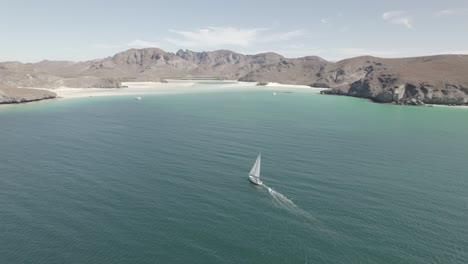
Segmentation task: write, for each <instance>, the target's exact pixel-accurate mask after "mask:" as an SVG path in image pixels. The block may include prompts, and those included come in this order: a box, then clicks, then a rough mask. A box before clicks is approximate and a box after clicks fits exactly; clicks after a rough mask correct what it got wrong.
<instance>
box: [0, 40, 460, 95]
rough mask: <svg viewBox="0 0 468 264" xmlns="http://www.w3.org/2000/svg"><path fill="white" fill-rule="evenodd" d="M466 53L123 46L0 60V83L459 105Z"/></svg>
mask: <svg viewBox="0 0 468 264" xmlns="http://www.w3.org/2000/svg"><path fill="white" fill-rule="evenodd" d="M467 73H468V55H463V56H462V55H440V56H428V57H419V58H401V59H383V58H375V57H369V56H364V57H357V58H351V59H346V60H342V61H338V62H328V61H326V60H324V59H322V58H319V57H315V56H308V57H303V58H293V59H291V58H285V57H283V56H281V55H279V54H276V53H271V52H270V53H261V54H256V55H244V54H240V53H236V52H233V51H229V50H218V51H211V52H194V51H189V50H185V51H184V50H179V51H178V52H177V53H171V52H165V51H163V50H161V49H157V48H148V49H131V50H127V51H124V52H120V53H117V54H115V55H114V56H112V57H108V58H104V59H97V60H92V61H85V62H67V61H42V62H39V63H33V64H30V63H29V64H23V63H19V62H5V63H0V83H3V84H5V85H9V86H13V87H43V88H56V87H61V86H67V87H83V88H86V87H101V88H111V87H114V88H115V87H120V82H121V81H133V80H134V81H160V80H162V79H165V78H170V77H201V76H212V77H217V78H220V79H236V80H240V81H252V82H279V83H284V84H302V85H310V86H312V87H329V88H331V89H330V90H328V91H326V92H325V93H327V94H339V95H347V96H356V97H362V98H369V99H371V100H373V101H376V102H382V103H399V104H424V103H431V104H467V103H468V99H467V98H468V74H467Z"/></svg>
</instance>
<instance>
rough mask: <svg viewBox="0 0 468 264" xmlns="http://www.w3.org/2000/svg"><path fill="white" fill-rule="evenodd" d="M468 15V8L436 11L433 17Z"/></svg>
mask: <svg viewBox="0 0 468 264" xmlns="http://www.w3.org/2000/svg"><path fill="white" fill-rule="evenodd" d="M466 13H468V8H456V9H455V8H454V9H444V10H440V11H437V12H436V13H435V14H434V15H435V16H436V17H444V16H453V15H461V14H466Z"/></svg>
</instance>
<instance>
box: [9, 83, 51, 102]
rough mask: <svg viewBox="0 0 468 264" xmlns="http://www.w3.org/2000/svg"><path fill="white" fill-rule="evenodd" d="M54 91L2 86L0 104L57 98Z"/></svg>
mask: <svg viewBox="0 0 468 264" xmlns="http://www.w3.org/2000/svg"><path fill="white" fill-rule="evenodd" d="M56 96H57V95H56V94H55V93H53V92H50V91H47V90H40V89H29V88H12V87H5V86H0V104H15V103H25V102H33V101H39V100H44V99H51V98H55V97H56Z"/></svg>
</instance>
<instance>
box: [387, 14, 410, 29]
mask: <svg viewBox="0 0 468 264" xmlns="http://www.w3.org/2000/svg"><path fill="white" fill-rule="evenodd" d="M382 19H383V20H385V21H387V22H389V23H392V24H395V25H402V26H405V27H406V28H408V29H412V28H413V24H412V19H411V17H409V16H408V15H407V14H406V12H405V11H388V12H385V13H383V14H382Z"/></svg>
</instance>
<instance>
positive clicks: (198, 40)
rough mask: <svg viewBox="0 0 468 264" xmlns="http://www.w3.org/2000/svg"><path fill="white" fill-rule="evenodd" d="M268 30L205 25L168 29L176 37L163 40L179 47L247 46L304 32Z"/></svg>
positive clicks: (280, 39) (281, 39) (289, 37)
mask: <svg viewBox="0 0 468 264" xmlns="http://www.w3.org/2000/svg"><path fill="white" fill-rule="evenodd" d="M270 31H271V29H266V28H236V27H205V28H200V29H196V30H192V31H182V30H170V32H172V33H175V34H177V35H178V37H177V38H166V39H165V40H166V41H168V42H170V43H172V44H175V45H177V46H181V47H203V48H205V47H208V48H210V47H211V48H213V47H223V46H240V47H249V46H251V45H253V44H254V43H258V42H273V41H286V40H290V39H292V38H295V37H298V36H301V35H303V34H304V32H302V31H301V30H293V31H288V32H279V33H269V32H270Z"/></svg>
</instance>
